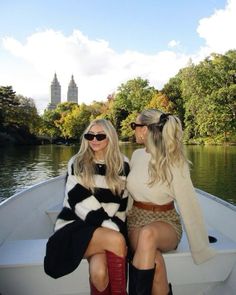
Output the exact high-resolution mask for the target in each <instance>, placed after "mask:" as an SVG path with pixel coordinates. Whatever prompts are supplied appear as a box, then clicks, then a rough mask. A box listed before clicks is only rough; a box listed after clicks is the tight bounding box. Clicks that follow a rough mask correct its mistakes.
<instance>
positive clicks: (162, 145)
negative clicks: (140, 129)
mask: <svg viewBox="0 0 236 295" xmlns="http://www.w3.org/2000/svg"><path fill="white" fill-rule="evenodd" d="M139 120H140V123H141V124H144V125H146V126H147V128H148V133H147V140H146V148H147V151H148V152H149V153H150V154H151V160H150V162H149V175H150V182H149V185H153V184H154V183H157V182H159V181H160V182H165V181H167V183H168V184H169V185H170V183H171V181H172V179H173V175H172V173H171V167H173V166H183V165H184V163H188V160H187V158H186V156H185V154H184V148H183V143H182V137H183V130H182V126H181V121H180V120H179V118H178V117H176V116H174V115H171V114H165V113H163V112H161V111H159V110H155V109H149V110H144V111H143V112H142V113H141V114H140V115H139Z"/></svg>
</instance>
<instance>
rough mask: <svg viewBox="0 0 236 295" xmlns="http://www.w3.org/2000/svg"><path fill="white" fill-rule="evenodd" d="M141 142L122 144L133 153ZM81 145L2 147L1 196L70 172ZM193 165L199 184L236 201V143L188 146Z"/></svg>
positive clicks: (127, 152) (122, 148) (125, 151)
mask: <svg viewBox="0 0 236 295" xmlns="http://www.w3.org/2000/svg"><path fill="white" fill-rule="evenodd" d="M137 147H138V145H133V144H125V143H122V144H121V150H122V152H123V153H124V154H125V155H126V156H127V157H129V158H130V157H131V154H132V152H133V150H134V149H135V148H137ZM78 148H79V147H78V146H62V145H61V146H60V145H44V146H25V147H9V148H1V149H0V152H1V158H2V160H1V163H0V197H4V198H7V197H9V196H11V195H12V194H14V193H15V192H19V191H21V190H22V189H23V188H26V187H29V186H31V185H33V184H36V183H38V182H40V181H43V180H46V179H48V178H51V177H54V176H57V175H60V174H63V173H65V172H66V168H67V162H68V160H69V159H70V158H71V157H72V156H73V155H74V154H75V153H76V152H77V151H78ZM186 151H187V155H188V158H189V159H190V160H191V161H192V163H193V166H192V170H191V175H192V179H193V183H194V186H195V187H198V188H200V189H203V190H205V191H207V192H209V193H212V194H214V195H217V196H219V197H221V198H223V199H225V200H227V201H230V202H231V203H233V204H236V177H235V167H236V146H229V147H221V146H186Z"/></svg>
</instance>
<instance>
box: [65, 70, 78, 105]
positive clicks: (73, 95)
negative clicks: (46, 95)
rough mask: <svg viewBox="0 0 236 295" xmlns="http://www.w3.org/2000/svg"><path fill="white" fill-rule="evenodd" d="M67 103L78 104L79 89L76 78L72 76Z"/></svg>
mask: <svg viewBox="0 0 236 295" xmlns="http://www.w3.org/2000/svg"><path fill="white" fill-rule="evenodd" d="M67 101H68V102H76V103H78V87H77V85H76V83H75V80H74V76H73V75H72V76H71V80H70V83H69V86H68V91H67Z"/></svg>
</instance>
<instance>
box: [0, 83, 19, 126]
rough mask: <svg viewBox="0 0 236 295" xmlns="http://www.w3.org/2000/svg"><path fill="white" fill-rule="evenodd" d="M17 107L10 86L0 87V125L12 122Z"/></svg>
mask: <svg viewBox="0 0 236 295" xmlns="http://www.w3.org/2000/svg"><path fill="white" fill-rule="evenodd" d="M18 105H19V101H18V99H17V98H16V95H15V91H13V89H12V86H2V87H0V125H3V124H4V125H8V124H11V122H12V121H14V116H15V110H16V108H17V107H18Z"/></svg>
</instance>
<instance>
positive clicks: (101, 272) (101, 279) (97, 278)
mask: <svg viewBox="0 0 236 295" xmlns="http://www.w3.org/2000/svg"><path fill="white" fill-rule="evenodd" d="M89 274H90V280H91V281H92V283H93V284H94V285H95V286H96V287H101V288H102V287H103V286H105V285H106V283H107V281H108V271H107V263H106V257H105V256H104V255H99V254H98V255H94V256H92V257H91V258H90V260H89Z"/></svg>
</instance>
